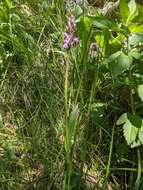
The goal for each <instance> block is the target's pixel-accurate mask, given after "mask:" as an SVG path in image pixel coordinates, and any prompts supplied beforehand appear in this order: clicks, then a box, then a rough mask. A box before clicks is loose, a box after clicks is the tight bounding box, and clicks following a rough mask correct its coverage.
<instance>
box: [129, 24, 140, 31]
mask: <svg viewBox="0 0 143 190" xmlns="http://www.w3.org/2000/svg"><path fill="white" fill-rule="evenodd" d="M129 31H130V32H132V33H136V32H143V25H141V24H131V25H130V26H129Z"/></svg>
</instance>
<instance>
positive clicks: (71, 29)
mask: <svg viewBox="0 0 143 190" xmlns="http://www.w3.org/2000/svg"><path fill="white" fill-rule="evenodd" d="M66 28H67V30H66V32H65V33H64V43H63V48H64V49H69V48H70V47H71V46H76V45H77V44H78V42H79V40H78V37H77V35H76V24H75V17H74V16H73V15H71V16H69V17H68V21H67V27H66Z"/></svg>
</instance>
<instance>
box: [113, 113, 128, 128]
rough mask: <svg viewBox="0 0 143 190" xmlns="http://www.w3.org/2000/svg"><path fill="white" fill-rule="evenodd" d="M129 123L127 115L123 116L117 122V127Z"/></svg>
mask: <svg viewBox="0 0 143 190" xmlns="http://www.w3.org/2000/svg"><path fill="white" fill-rule="evenodd" d="M126 121H127V113H124V114H122V115H121V116H120V117H119V119H118V120H117V122H116V125H122V124H124V123H125V122H126Z"/></svg>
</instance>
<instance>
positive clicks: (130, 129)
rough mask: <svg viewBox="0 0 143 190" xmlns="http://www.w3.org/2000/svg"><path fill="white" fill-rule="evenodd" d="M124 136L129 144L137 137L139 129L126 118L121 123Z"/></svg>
mask: <svg viewBox="0 0 143 190" xmlns="http://www.w3.org/2000/svg"><path fill="white" fill-rule="evenodd" d="M123 131H124V137H125V139H126V141H127V144H128V145H131V144H132V143H133V142H134V141H135V140H136V138H137V134H138V131H139V129H138V128H137V127H135V126H133V125H132V124H131V122H130V121H129V120H128V121H126V123H125V124H124V125H123Z"/></svg>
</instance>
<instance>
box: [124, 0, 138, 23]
mask: <svg viewBox="0 0 143 190" xmlns="http://www.w3.org/2000/svg"><path fill="white" fill-rule="evenodd" d="M128 6H129V16H128V18H127V21H126V23H127V24H128V23H129V22H130V21H132V20H133V19H134V18H135V17H136V16H137V15H138V7H137V4H136V2H135V0H130V2H129V3H128Z"/></svg>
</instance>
